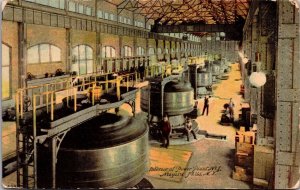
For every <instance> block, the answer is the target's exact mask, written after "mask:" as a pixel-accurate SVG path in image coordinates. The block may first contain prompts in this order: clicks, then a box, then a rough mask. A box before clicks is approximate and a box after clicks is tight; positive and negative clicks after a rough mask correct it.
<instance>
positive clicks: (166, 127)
mask: <svg viewBox="0 0 300 190" xmlns="http://www.w3.org/2000/svg"><path fill="white" fill-rule="evenodd" d="M171 131H172V128H171V124H170V121H169V119H168V116H167V115H164V117H163V121H162V125H161V133H162V144H161V145H160V146H161V147H165V148H168V146H169V144H170V134H171ZM166 141H167V143H166Z"/></svg>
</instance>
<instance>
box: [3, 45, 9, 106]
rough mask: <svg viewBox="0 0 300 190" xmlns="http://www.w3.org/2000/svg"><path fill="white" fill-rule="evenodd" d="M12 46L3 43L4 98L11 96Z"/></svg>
mask: <svg viewBox="0 0 300 190" xmlns="http://www.w3.org/2000/svg"><path fill="white" fill-rule="evenodd" d="M10 53H11V48H10V47H9V46H7V45H5V44H2V100H5V99H8V98H9V97H10V65H11V57H10Z"/></svg>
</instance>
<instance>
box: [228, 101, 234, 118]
mask: <svg viewBox="0 0 300 190" xmlns="http://www.w3.org/2000/svg"><path fill="white" fill-rule="evenodd" d="M233 108H234V103H233V101H232V98H230V100H229V103H228V109H229V114H230V119H231V120H233V119H234V110H233Z"/></svg>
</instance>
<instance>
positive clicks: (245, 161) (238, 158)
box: [235, 154, 253, 169]
mask: <svg viewBox="0 0 300 190" xmlns="http://www.w3.org/2000/svg"><path fill="white" fill-rule="evenodd" d="M235 165H236V166H240V167H243V168H248V169H250V168H253V156H249V155H242V154H236V155H235Z"/></svg>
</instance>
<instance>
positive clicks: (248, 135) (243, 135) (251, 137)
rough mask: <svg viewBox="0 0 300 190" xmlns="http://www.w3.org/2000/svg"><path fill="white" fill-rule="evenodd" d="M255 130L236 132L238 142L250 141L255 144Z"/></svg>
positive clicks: (249, 142)
mask: <svg viewBox="0 0 300 190" xmlns="http://www.w3.org/2000/svg"><path fill="white" fill-rule="evenodd" d="M255 134H256V133H255V132H253V131H245V132H243V131H237V132H236V142H240V143H248V144H254V143H255Z"/></svg>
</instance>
